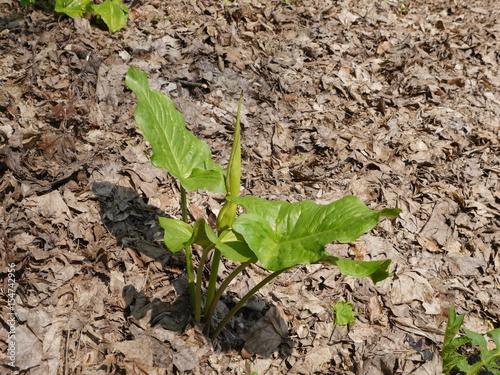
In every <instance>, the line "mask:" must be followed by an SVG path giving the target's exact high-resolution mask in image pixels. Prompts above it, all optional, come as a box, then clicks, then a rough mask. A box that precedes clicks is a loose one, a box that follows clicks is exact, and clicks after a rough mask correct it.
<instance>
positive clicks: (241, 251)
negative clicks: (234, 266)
mask: <svg viewBox="0 0 500 375" xmlns="http://www.w3.org/2000/svg"><path fill="white" fill-rule="evenodd" d="M220 240H221V243H218V244H217V249H219V250H220V252H221V253H222V254H223V255H224V256H225V257H226V258H227V259H230V260H232V261H235V262H241V263H243V262H248V261H251V262H252V263H255V262H257V256H256V255H255V253H254V252H253V251H252V250H251V249H250V247H248V244H247V243H246V242H245V240H244V238H243V237H242V236H241V235H239V234H238V233H235V232H233V231H232V230H226V231H224V232H222V233H221V235H220Z"/></svg>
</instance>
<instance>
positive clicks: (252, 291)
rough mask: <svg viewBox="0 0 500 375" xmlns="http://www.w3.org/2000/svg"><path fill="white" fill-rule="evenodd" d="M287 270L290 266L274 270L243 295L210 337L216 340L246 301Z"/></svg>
mask: <svg viewBox="0 0 500 375" xmlns="http://www.w3.org/2000/svg"><path fill="white" fill-rule="evenodd" d="M286 270H288V268H285V269H282V270H279V271H275V272H273V273H272V274H270V275H269V276H267V277H266V278H265V279H264V280H262V281H261V282H260V283H258V284H257V285H255V286H254V287H253V288H252V290H250V291H249V292H248V293H247V294H245V295H244V296H243V298H242V299H240V300H239V302H238V303H237V304H236V305H235V306H234V307H233V308H232V309H231V311H229V313H228V314H227V315H226V317H225V318H224V319H223V320H222V322H220V323H219V325H218V326H217V328H216V329H215V331H214V333H212V335H211V336H210V339H211V340H212V341H214V340H215V339H216V338H217V336H219V333H220V331H222V329H223V328H224V326H225V325H226V324H227V322H229V319H231V318H232V317H233V315H234V314H236V313H237V312H238V310H239V309H241V308H242V307H243V306H244V305H245V303H246V302H247V301H248V300H249V299H250V297H252V296H253V295H254V294H255V293H256V292H257V291H258V290H259V289H260V288H262V287H263V286H264V285H266V284H267V283H268V282H270V281H271V280H272V279H274V278H275V277H277V276H279V275H280V274H282V273H283V272H285V271H286Z"/></svg>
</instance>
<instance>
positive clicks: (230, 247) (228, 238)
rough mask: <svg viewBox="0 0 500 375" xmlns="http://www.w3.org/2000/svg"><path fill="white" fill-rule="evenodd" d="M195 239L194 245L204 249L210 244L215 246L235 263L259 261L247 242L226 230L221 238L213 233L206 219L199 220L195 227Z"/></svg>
mask: <svg viewBox="0 0 500 375" xmlns="http://www.w3.org/2000/svg"><path fill="white" fill-rule="evenodd" d="M193 228H194V234H193V235H194V239H193V240H192V242H193V243H196V244H198V245H200V246H201V247H203V248H206V247H208V246H209V245H210V244H215V247H216V248H217V249H218V250H219V251H220V252H221V253H222V254H223V255H224V256H225V257H226V258H227V259H230V260H232V261H235V262H242V263H243V262H247V261H249V260H251V261H252V262H256V261H257V257H256V256H255V254H254V253H253V252H252V250H250V248H249V247H248V245H247V244H246V242H245V241H244V240H243V238H241V236H238V235H237V234H236V233H234V232H232V231H230V230H226V231H225V232H223V233H222V234H221V235H220V237H217V235H216V234H215V233H214V232H213V230H212V228H210V226H209V225H208V224H207V222H206V221H205V220H204V219H199V220H197V221H196V223H195V224H194V226H193Z"/></svg>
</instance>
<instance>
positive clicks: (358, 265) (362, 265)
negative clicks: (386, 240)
mask: <svg viewBox="0 0 500 375" xmlns="http://www.w3.org/2000/svg"><path fill="white" fill-rule="evenodd" d="M319 262H322V263H328V264H333V265H335V266H337V267H338V268H339V271H340V273H341V274H343V275H347V276H353V277H360V278H361V277H367V276H370V278H371V279H372V281H373V283H374V284H376V283H378V282H379V281H382V280H385V279H387V278H388V277H389V276H390V275H391V274H390V273H389V272H388V269H389V267H390V265H391V260H390V259H384V260H374V261H361V260H351V259H343V258H337V257H334V256H332V255H330V254H327V253H325V254H324V255H323V256H322V257H321V259H320V260H319Z"/></svg>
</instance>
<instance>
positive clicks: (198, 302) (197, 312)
mask: <svg viewBox="0 0 500 375" xmlns="http://www.w3.org/2000/svg"><path fill="white" fill-rule="evenodd" d="M214 247H215V244H214V243H212V244H210V245H208V246H207V247H206V248H205V249H203V252H202V253H201V258H200V265H199V266H198V272H197V273H196V288H195V301H196V305H195V310H194V321H195V322H197V323H199V322H201V286H202V284H203V282H202V281H203V268H204V265H205V262H206V261H207V257H208V254H210V251H211V250H212V249H213V248H214Z"/></svg>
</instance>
